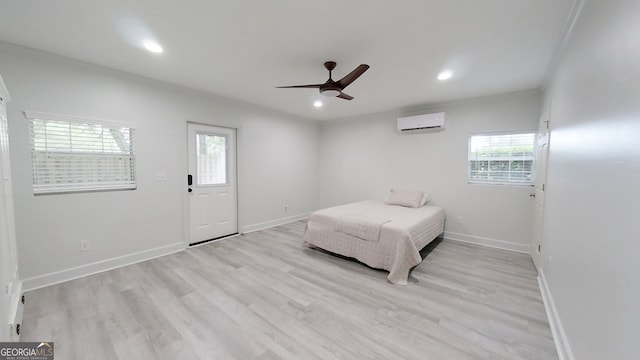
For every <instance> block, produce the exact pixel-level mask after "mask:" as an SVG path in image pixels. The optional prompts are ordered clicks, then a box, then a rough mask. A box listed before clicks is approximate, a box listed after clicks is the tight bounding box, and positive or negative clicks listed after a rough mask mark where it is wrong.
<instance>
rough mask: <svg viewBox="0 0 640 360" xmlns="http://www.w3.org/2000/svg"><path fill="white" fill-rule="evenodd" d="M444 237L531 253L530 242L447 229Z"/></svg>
mask: <svg viewBox="0 0 640 360" xmlns="http://www.w3.org/2000/svg"><path fill="white" fill-rule="evenodd" d="M444 238H445V239H447V240H453V241H461V242H466V243H470V244H476V245H482V246H488V247H492V248H496V249H502V250H509V251H515V252H519V253H525V254H529V247H530V246H531V245H530V244H518V243H514V242H510V241H504V240H498V239H492V238H487V237H482V236H474V235H468V234H461V233H457V232H453V231H445V232H444Z"/></svg>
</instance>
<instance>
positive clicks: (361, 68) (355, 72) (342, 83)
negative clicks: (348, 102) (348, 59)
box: [338, 64, 369, 89]
mask: <svg viewBox="0 0 640 360" xmlns="http://www.w3.org/2000/svg"><path fill="white" fill-rule="evenodd" d="M367 70H369V65H367V64H361V65H360V66H358V67H357V68H355V70H353V71H352V72H350V73H349V74H348V75H347V76H345V77H343V78H342V79H340V80H338V85H340V87H342V88H343V89H344V88H346V87H347V86H349V84H351V83H352V82H353V81H354V80H355V79H357V78H359V77H360V75H362V74H364V72H365V71H367Z"/></svg>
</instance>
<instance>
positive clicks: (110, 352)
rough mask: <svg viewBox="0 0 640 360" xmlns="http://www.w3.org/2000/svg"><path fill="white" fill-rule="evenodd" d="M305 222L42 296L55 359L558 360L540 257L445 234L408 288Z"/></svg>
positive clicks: (41, 323)
mask: <svg viewBox="0 0 640 360" xmlns="http://www.w3.org/2000/svg"><path fill="white" fill-rule="evenodd" d="M304 225H305V222H304V221H298V222H294V223H291V224H287V225H283V226H279V227H275V228H271V229H267V230H262V231H258V232H254V233H250V234H247V235H243V236H238V237H235V238H231V239H226V240H222V241H219V242H215V243H210V244H206V245H202V246H198V247H195V248H191V249H188V250H187V251H184V252H180V253H176V254H173V255H169V256H164V257H161V258H158V259H154V260H149V261H145V262H142V263H138V264H134V265H130V266H126V267H123V268H119V269H115V270H111V271H108V272H104V273H100V274H97V275H93V276H88V277H85V278H81V279H78V280H73V281H69V282H66V283H63V284H59V285H54V286H50V287H47V288H43V289H39V290H35V291H31V292H29V293H27V294H26V297H27V302H26V306H25V315H24V321H23V327H22V328H23V335H22V339H21V340H22V341H44V340H49V341H54V342H55V350H56V354H55V356H56V359H557V356H556V353H555V348H554V344H553V340H552V337H551V331H550V329H549V325H548V323H547V318H546V315H545V311H544V306H543V304H542V299H541V296H540V291H539V289H538V283H537V281H536V272H535V269H534V268H533V264H532V262H531V260H530V259H529V257H528V256H527V255H524V254H518V253H513V252H508V251H502V250H496V249H491V248H486V247H481V246H475V245H470V244H465V243H460V242H454V241H447V240H445V241H440V240H436V241H434V242H433V243H432V244H430V245H428V246H427V248H425V249H424V250H423V251H422V254H423V257H424V261H423V262H422V264H420V265H418V266H417V267H416V268H415V269H414V271H413V272H412V274H411V276H410V278H409V285H408V286H397V285H393V284H390V283H389V282H387V280H386V277H387V275H388V273H387V272H386V271H381V270H374V269H371V268H369V267H367V266H365V265H363V264H361V263H358V262H356V261H353V260H349V259H345V258H342V257H338V256H334V255H330V254H328V253H326V252H323V251H320V250H316V249H311V248H308V247H306V246H305V245H304V244H303V242H302V231H303V229H304Z"/></svg>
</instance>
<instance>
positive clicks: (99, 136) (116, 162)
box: [25, 112, 136, 194]
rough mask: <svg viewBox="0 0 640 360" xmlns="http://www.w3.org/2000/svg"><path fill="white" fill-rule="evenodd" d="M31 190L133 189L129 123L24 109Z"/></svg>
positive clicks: (58, 191)
mask: <svg viewBox="0 0 640 360" xmlns="http://www.w3.org/2000/svg"><path fill="white" fill-rule="evenodd" d="M25 115H26V117H27V118H28V119H29V121H30V134H31V159H32V170H33V192H34V194H46V193H61V192H78V191H96V190H120V189H135V188H136V176H135V173H136V172H135V165H136V158H135V146H134V128H135V126H134V125H133V124H124V123H116V122H113V121H106V120H94V119H86V118H80V117H76V116H65V115H54V114H46V113H37V112H25Z"/></svg>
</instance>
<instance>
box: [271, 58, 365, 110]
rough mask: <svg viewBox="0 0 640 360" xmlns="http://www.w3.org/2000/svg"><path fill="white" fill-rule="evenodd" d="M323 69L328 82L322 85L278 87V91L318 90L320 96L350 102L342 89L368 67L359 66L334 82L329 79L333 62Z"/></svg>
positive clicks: (349, 97)
mask: <svg viewBox="0 0 640 360" xmlns="http://www.w3.org/2000/svg"><path fill="white" fill-rule="evenodd" d="M324 67H325V68H326V69H327V70H329V80H327V81H326V82H325V83H324V84H313V85H293V86H278V88H279V89H288V88H318V89H320V94H322V95H324V96H335V97H339V98H340V99H345V100H352V99H353V96H350V95H347V94H345V93H343V92H342V90H344V88H346V87H347V86H349V84H351V83H352V82H354V81H355V80H356V79H357V78H359V77H360V75H362V74H364V72H365V71H367V70H368V69H369V65H366V64H361V65H359V66H358V67H357V68H355V70H353V71H352V72H350V73H349V74H348V75H347V76H345V77H343V78H342V79H340V80H338V81H334V80H333V79H332V78H331V71H332V70H333V69H335V68H336V62H335V61H327V62H325V63H324Z"/></svg>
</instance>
